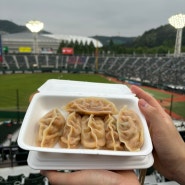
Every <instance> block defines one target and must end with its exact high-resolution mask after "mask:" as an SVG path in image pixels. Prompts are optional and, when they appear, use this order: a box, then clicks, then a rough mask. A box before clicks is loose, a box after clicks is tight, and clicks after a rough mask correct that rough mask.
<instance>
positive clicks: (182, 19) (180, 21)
mask: <svg viewBox="0 0 185 185" xmlns="http://www.w3.org/2000/svg"><path fill="white" fill-rule="evenodd" d="M168 21H169V23H170V24H171V25H172V26H173V27H174V28H175V29H177V34H176V41H175V50H174V56H175V57H179V56H180V55H181V43H182V30H183V28H184V26H185V15H183V14H177V15H173V16H171V17H170V18H169V19H168Z"/></svg>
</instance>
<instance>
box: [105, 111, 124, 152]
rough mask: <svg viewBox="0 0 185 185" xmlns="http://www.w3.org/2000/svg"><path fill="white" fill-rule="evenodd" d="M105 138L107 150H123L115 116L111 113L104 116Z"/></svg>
mask: <svg viewBox="0 0 185 185" xmlns="http://www.w3.org/2000/svg"><path fill="white" fill-rule="evenodd" d="M104 121H105V138H106V148H107V149H109V150H123V149H124V148H123V146H122V144H121V142H120V140H119V135H118V131H117V126H116V118H115V117H114V116H112V115H110V114H109V115H107V116H106V117H105V120H104Z"/></svg>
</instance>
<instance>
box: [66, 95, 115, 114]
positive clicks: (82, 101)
mask: <svg viewBox="0 0 185 185" xmlns="http://www.w3.org/2000/svg"><path fill="white" fill-rule="evenodd" d="M64 109H65V110H66V111H67V112H79V113H81V114H89V115H90V114H94V115H105V114H117V112H118V111H117V108H116V106H115V104H114V103H113V102H111V101H109V100H107V99H105V98H98V97H87V98H77V99H75V100H73V101H71V102H69V103H68V104H67V105H66V106H65V107H64Z"/></svg>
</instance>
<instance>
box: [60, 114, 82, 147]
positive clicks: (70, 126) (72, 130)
mask: <svg viewBox="0 0 185 185" xmlns="http://www.w3.org/2000/svg"><path fill="white" fill-rule="evenodd" d="M80 139H81V116H80V115H79V114H78V113H76V112H72V113H70V114H69V115H68V117H67V119H66V125H65V127H64V131H63V134H62V137H61V138H60V142H59V143H60V145H61V146H62V147H63V148H77V147H78V146H79V144H80Z"/></svg>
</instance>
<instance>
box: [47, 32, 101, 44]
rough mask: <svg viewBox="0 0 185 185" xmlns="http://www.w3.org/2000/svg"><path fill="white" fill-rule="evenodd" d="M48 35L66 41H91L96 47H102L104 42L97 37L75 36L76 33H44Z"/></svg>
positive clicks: (88, 42)
mask: <svg viewBox="0 0 185 185" xmlns="http://www.w3.org/2000/svg"><path fill="white" fill-rule="evenodd" d="M44 36H46V37H50V38H54V39H57V40H60V41H62V40H64V41H68V42H70V41H73V42H75V41H77V42H79V43H80V42H82V43H83V44H85V43H87V44H90V43H91V42H92V43H93V44H94V46H95V47H102V46H103V45H102V43H101V42H100V41H98V40H96V39H93V38H90V37H84V36H75V35H55V34H44Z"/></svg>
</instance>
